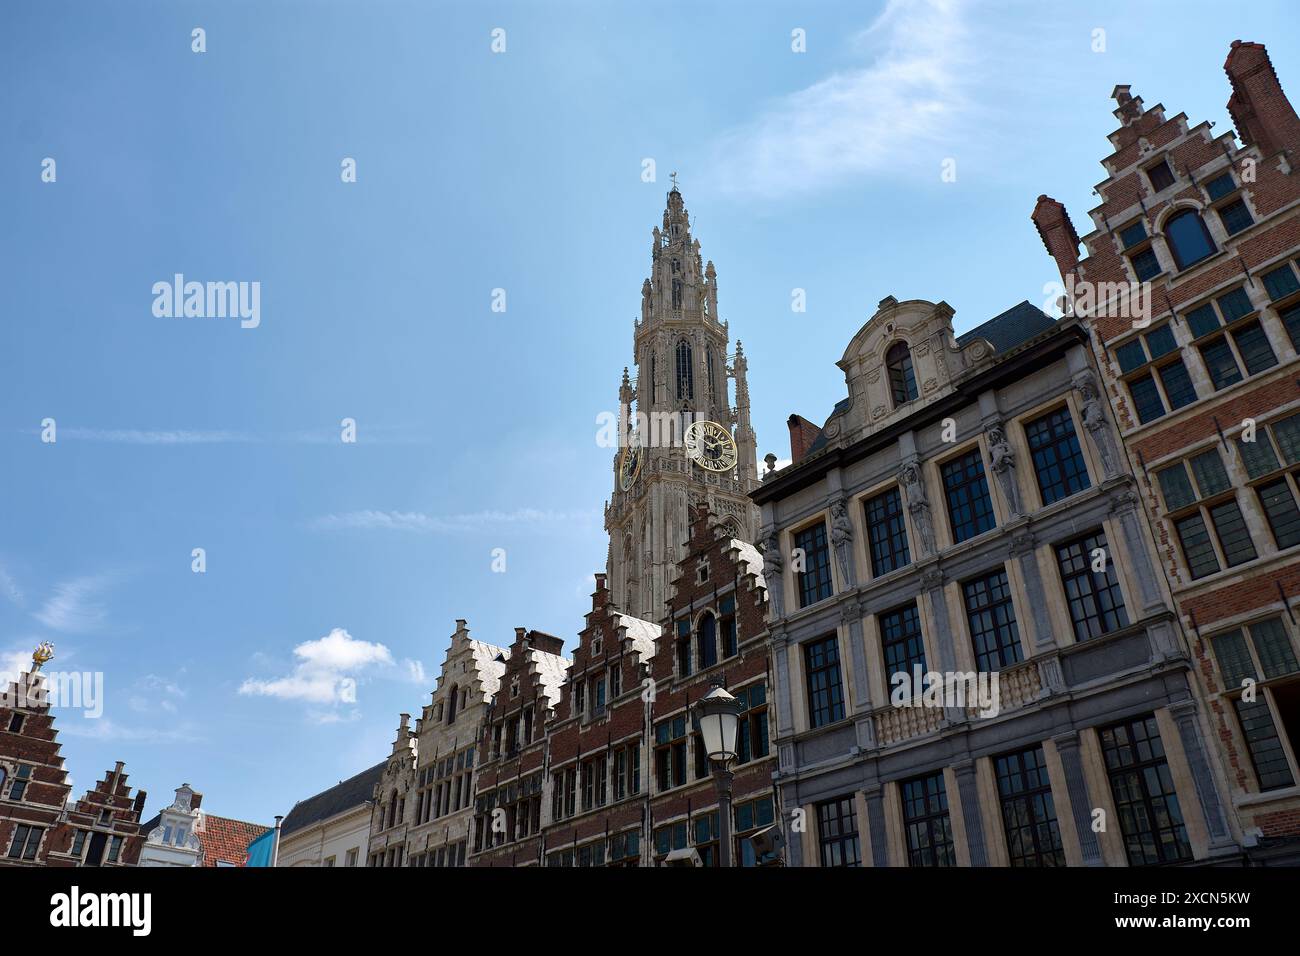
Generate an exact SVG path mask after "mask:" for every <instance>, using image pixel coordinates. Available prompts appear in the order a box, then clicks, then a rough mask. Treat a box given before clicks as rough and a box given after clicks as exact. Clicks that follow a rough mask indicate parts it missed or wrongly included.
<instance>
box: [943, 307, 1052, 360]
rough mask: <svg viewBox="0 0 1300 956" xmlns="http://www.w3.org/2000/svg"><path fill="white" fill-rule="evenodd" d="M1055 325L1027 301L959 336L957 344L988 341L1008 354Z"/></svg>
mask: <svg viewBox="0 0 1300 956" xmlns="http://www.w3.org/2000/svg"><path fill="white" fill-rule="evenodd" d="M1054 325H1056V320H1055V319H1053V318H1052V317H1051V316H1049V315H1047V314H1046V313H1045V312H1043V311H1042V310H1040V309H1038V308H1037V307H1035V306H1032V305H1030V304H1029V302H1028V301H1027V300H1026V301H1024V302H1021V303H1020V304H1019V305H1013V306H1012V307H1011V308H1009V309H1007V311H1005V312H1003V313H1002V314H1001V315H998V316H994V317H993V318H991V319H989V320H988V321H987V322H985V323H984V324H983V325H977V326H976V327H975V328H973V329H971V330H970V331H969V332H965V333H963V334H961V335H959V336H957V344H958V345H966V344H967V343H969V342H970V341H971V340H972V339H988V340H989V342H990V343H992V345H993V348H994V350H995V351H997V352H1007V351H1009V350H1011V349H1013V348H1015V347H1016V346H1017V345H1020V344H1021V343H1022V342H1028V341H1029V340H1030V339H1032V338H1033V337H1034V336H1035V335H1038V334H1039V333H1041V332H1046V331H1047V330H1048V329H1050V328H1051V327H1052V326H1054Z"/></svg>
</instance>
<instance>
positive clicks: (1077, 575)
mask: <svg viewBox="0 0 1300 956" xmlns="http://www.w3.org/2000/svg"><path fill="white" fill-rule="evenodd" d="M1056 561H1057V565H1058V566H1059V567H1060V569H1061V583H1062V584H1063V585H1064V586H1065V599H1066V603H1067V604H1068V605H1069V608H1070V620H1071V621H1072V622H1073V624H1074V637H1075V640H1078V641H1086V640H1088V639H1089V638H1093V637H1100V636H1101V635H1102V634H1108V633H1110V632H1111V631H1115V630H1119V629H1120V628H1122V627H1127V626H1128V613H1127V612H1126V611H1125V609H1124V595H1123V594H1122V593H1121V591H1120V587H1119V579H1118V577H1117V576H1116V574H1115V563H1114V562H1113V561H1112V560H1111V555H1110V549H1109V548H1108V547H1107V544H1106V534H1105V532H1104V531H1101V530H1098V531H1094V532H1093V533H1092V534H1087V535H1084V536H1082V537H1079V538H1075V539H1073V540H1072V541H1067V542H1065V543H1064V544H1060V545H1057V547H1056ZM1097 568H1101V570H1100V571H1098V570H1097Z"/></svg>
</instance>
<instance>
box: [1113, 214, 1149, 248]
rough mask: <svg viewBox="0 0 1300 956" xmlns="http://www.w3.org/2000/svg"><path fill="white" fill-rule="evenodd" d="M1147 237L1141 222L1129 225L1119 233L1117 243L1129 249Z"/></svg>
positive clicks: (1145, 228)
mask: <svg viewBox="0 0 1300 956" xmlns="http://www.w3.org/2000/svg"><path fill="white" fill-rule="evenodd" d="M1146 237H1147V227H1146V226H1144V225H1143V224H1142V220H1141V219H1139V220H1138V221H1137V222H1134V223H1130V224H1129V225H1127V226H1125V227H1124V228H1123V229H1121V230H1120V231H1119V241H1120V243H1121V244H1122V245H1123V246H1124V248H1125V249H1131V248H1132V247H1133V246H1136V245H1137V244H1138V243H1139V242H1141V241H1142V240H1143V239H1145V238H1146Z"/></svg>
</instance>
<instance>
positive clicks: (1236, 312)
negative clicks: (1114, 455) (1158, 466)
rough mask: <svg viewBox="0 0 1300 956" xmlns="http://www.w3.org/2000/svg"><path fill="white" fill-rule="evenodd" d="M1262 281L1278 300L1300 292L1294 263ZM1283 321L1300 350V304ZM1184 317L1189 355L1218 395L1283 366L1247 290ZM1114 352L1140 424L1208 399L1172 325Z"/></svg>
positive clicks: (1288, 309) (1282, 311)
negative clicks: (1199, 389)
mask: <svg viewBox="0 0 1300 956" xmlns="http://www.w3.org/2000/svg"><path fill="white" fill-rule="evenodd" d="M1262 281H1263V284H1264V287H1265V289H1266V291H1267V292H1268V295H1269V297H1270V299H1271V300H1272V301H1273V302H1280V301H1281V300H1283V299H1288V298H1290V297H1291V296H1292V295H1293V294H1294V293H1296V292H1297V291H1300V279H1297V277H1296V271H1295V269H1294V267H1293V266H1292V265H1291V263H1283V264H1282V265H1281V266H1279V267H1277V268H1275V269H1273V270H1272V271H1270V272H1268V273H1267V274H1265V275H1264V276H1262ZM1278 317H1279V319H1280V320H1281V322H1282V326H1283V328H1284V329H1285V330H1286V332H1287V335H1288V337H1289V338H1290V340H1291V345H1292V347H1293V348H1294V349H1295V350H1296V351H1300V303H1294V304H1291V305H1288V306H1286V307H1283V308H1279V310H1278ZM1182 318H1183V321H1184V322H1185V323H1186V325H1187V328H1188V332H1189V335H1190V340H1189V345H1188V351H1189V352H1193V353H1195V354H1196V355H1197V356H1199V360H1200V362H1201V364H1202V365H1203V366H1204V368H1205V373H1206V376H1207V377H1208V378H1209V381H1210V385H1211V387H1212V388H1213V390H1214V391H1216V392H1217V391H1222V390H1223V389H1225V388H1228V387H1229V386H1231V385H1235V384H1237V383H1238V382H1240V381H1242V380H1243V379H1245V378H1248V377H1250V376H1253V375H1259V374H1260V373H1262V372H1266V371H1268V370H1269V369H1271V368H1274V367H1275V366H1276V365H1277V364H1278V361H1279V360H1278V354H1277V343H1275V342H1273V341H1271V340H1270V338H1269V334H1268V332H1267V330H1266V328H1265V326H1264V325H1263V323H1262V322H1261V320H1260V317H1259V313H1258V311H1257V310H1256V309H1255V306H1254V304H1253V303H1252V302H1251V301H1250V296H1249V295H1248V294H1247V293H1246V289H1245V287H1244V286H1238V287H1237V288H1235V289H1232V290H1230V291H1228V292H1225V293H1222V294H1220V295H1218V296H1216V297H1215V298H1213V299H1211V300H1209V301H1207V302H1204V303H1202V304H1201V305H1198V306H1197V307H1196V308H1194V309H1191V310H1190V311H1188V312H1186V313H1184V314H1183V316H1182ZM1114 353H1115V361H1116V364H1117V365H1118V366H1119V371H1120V375H1121V376H1122V377H1123V379H1124V381H1125V383H1126V384H1127V386H1128V390H1129V395H1130V397H1131V398H1132V401H1133V411H1134V414H1136V415H1137V419H1138V422H1139V423H1140V424H1143V425H1145V424H1147V423H1148V422H1153V421H1155V420H1156V419H1158V418H1161V417H1163V416H1164V415H1166V414H1168V413H1169V412H1172V411H1177V410H1178V409H1180V408H1184V407H1185V406H1187V405H1190V404H1192V403H1193V402H1195V401H1196V400H1197V399H1198V398H1200V397H1202V396H1200V395H1199V394H1197V391H1196V387H1195V385H1194V384H1193V382H1192V377H1191V375H1190V374H1189V373H1188V370H1187V365H1186V364H1185V361H1184V353H1183V351H1182V349H1181V347H1180V346H1179V344H1178V341H1177V338H1176V337H1175V335H1174V329H1173V325H1172V324H1171V323H1165V324H1163V325H1160V326H1158V327H1156V328H1154V329H1152V330H1151V331H1149V332H1145V333H1143V334H1142V335H1139V336H1137V337H1136V338H1133V339H1130V340H1129V341H1127V342H1125V343H1123V344H1122V345H1119V346H1117V347H1116V348H1115V350H1114Z"/></svg>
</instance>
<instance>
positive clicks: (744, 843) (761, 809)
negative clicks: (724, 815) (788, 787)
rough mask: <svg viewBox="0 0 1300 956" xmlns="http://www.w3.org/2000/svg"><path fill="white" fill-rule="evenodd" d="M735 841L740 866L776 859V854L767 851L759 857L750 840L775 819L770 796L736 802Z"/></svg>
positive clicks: (759, 863)
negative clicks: (738, 851)
mask: <svg viewBox="0 0 1300 956" xmlns="http://www.w3.org/2000/svg"><path fill="white" fill-rule="evenodd" d="M735 817H736V842H737V844H738V845H739V847H740V854H739V857H738V858H739V860H740V865H741V866H762V865H764V864H766V863H773V862H775V861H776V858H777V857H776V854H775V853H773V852H771V851H768V852H767V853H764V854H763V855H762V856H761V857H760V856H758V855H757V854H756V853H755V852H754V844H753V843H752V842H750V837H752V836H753V835H754V834H755V833H757V832H758V831H759V830H761V829H763V828H764V827H768V826H771V825H772V822H773V821H774V820H775V819H776V814H775V812H773V808H772V798H771V797H759V798H758V799H757V800H746V801H744V802H743V803H738V804H736V810H735Z"/></svg>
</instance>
